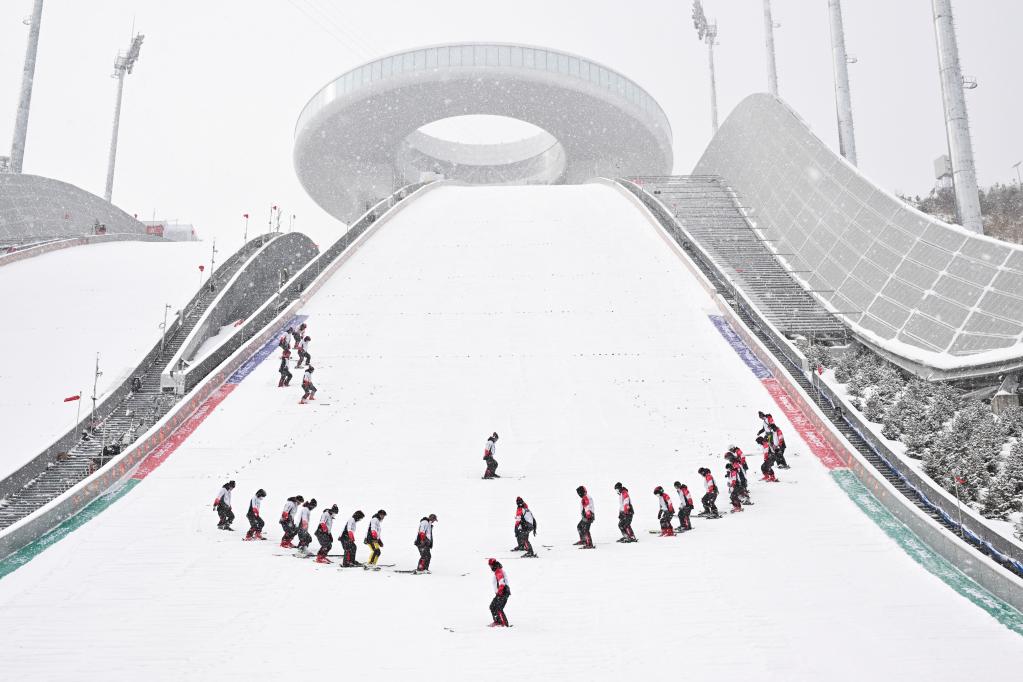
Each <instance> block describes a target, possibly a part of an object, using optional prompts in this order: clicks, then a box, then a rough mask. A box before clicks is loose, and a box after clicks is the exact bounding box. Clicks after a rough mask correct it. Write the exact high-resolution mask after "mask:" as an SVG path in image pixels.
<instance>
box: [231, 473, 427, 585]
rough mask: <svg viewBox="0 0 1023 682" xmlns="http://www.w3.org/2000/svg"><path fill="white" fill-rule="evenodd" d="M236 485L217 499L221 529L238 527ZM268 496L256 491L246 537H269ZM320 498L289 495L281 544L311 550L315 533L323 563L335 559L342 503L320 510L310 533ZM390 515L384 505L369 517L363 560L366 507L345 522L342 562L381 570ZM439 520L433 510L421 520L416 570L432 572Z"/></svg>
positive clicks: (250, 507) (247, 515) (249, 511)
mask: <svg viewBox="0 0 1023 682" xmlns="http://www.w3.org/2000/svg"><path fill="white" fill-rule="evenodd" d="M234 488H235V482H234V481H228V482H227V483H225V484H224V485H223V486H222V487H221V488H220V490H219V491H218V493H217V497H216V498H215V499H214V501H213V508H214V510H215V511H216V512H217V515H218V518H219V522H218V523H217V528H219V529H221V530H234V529H233V528H231V522H232V521H234V512H233V511H232V510H231V491H232V490H234ZM264 498H266V491H265V490H263V489H262V488H260V489H259V490H257V491H256V494H255V495H253V496H252V499H251V500H249V509H248V511H247V512H246V514H245V517H246V518H247V519H248V521H249V530H248V531H247V532H246V533H245V537H244V538H243V540H247V541H251V540H266V539H267V538H265V537H263V527H264V526H265V525H266V524H265V522H264V521H263V518H262V515H261V507H262V504H263V500H264ZM316 506H317V502H316V499H315V498H313V499H310V500H308V501H306V499H305V498H304V497H303V496H301V495H295V496H294V497H289V498H288V499H287V501H286V502H285V503H284V509H283V510H282V511H281V517H280V525H281V528H282V529H283V530H284V536H283V537H282V538H281V544H280V546H281V547H285V548H288V549H297V550H298V551H299V552H301V553H303V554H309V553H310V551H309V545H310V544H312V541H313V537H315V538H316V540H317V542H319V544H320V548H319V551H317V553H316V561H317V563H321V564H330V563H333V562H332V561H331V560H330V559H329V558H328V554H329V553H330V550H331V548H333V546H334V537H333V527H334V519H335V518H336V517H337V514H338V506H337V505H336V504H335V505H332V506H331V507H330V508H328V509H325V510H324V511H323V513H321V514H320V521H319V524H318V525H317V526H316V529H315V530H314V531H313V532H312V534H310V532H309V528H310V517H311V514H312V511H313V510H314V509H316ZM386 517H387V512H386V511H385V510H383V509H381V510H379V511H377V513H375V514H373V515H372V516H371V517H370V519H369V526H368V528H367V529H366V537H365V538H364V539H363V544H365V545H367V546H368V547H369V550H370V556H369V560H368V561H367V562H366V563H365V564H363V563H361V562H359V561H357V560H356V559H355V553H356V549H357V546H356V544H355V538H356V527H357V525H358V523H359V522H360V521H362V520H363V519H364V518H366V515H365V514H364V513H363V512H362V510H358V511H356V512H355V513H354V514H352V516H351V517H350V518H349V519H348V521H347V522H346V523H345V527H344V529H343V530H342V531H341V534H340V535H339V536H338V540H339V541H340V542H341V547H342V549H343V555H342V556H343V559H342V562H341V566H342V567H345V568H351V567H356V566H363V567H365V568H368V569H375V570H379V566H378V562H379V560H380V555H381V553H382V552H381V550H382V549H383V547H384V539H383V527H382V524H383V521H384V518H386ZM435 523H437V515H436V514H430V515H428V516H424V517H423V518H422V519H421V520H420V522H419V528H418V530H417V532H416V537H415V540H414V541H413V543H412V544H414V545H415V546H416V548H417V549H418V550H419V563H418V564H417V566H416V570H415V571H413V572H415V573H429V572H430V561H431V560H432V558H433V556H432V550H433V525H434V524H435ZM296 537H297V538H298V544H294V545H293V544H292V540H294V539H295V538H296Z"/></svg>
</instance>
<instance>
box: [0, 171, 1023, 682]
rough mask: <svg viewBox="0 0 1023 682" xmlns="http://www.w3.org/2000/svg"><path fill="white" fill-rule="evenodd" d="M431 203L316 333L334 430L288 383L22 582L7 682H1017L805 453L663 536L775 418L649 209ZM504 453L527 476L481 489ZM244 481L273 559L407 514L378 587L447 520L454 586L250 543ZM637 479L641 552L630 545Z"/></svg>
mask: <svg viewBox="0 0 1023 682" xmlns="http://www.w3.org/2000/svg"><path fill="white" fill-rule="evenodd" d="M415 202H416V203H415V205H414V206H409V207H406V209H405V210H404V211H403V212H402V213H400V214H398V215H397V216H396V217H395V218H394V219H393V220H392V221H391V222H389V223H387V224H386V225H383V226H382V227H381V229H380V231H379V232H378V233H377V234H375V235H373V236H372V237H371V239H370V240H369V241H368V242H367V244H366V245H365V247H364V248H363V249H362V250H360V251H359V253H358V254H357V255H356V257H355V258H353V259H352V260H351V261H349V262H348V263H347V264H346V265H344V266H343V267H342V269H341V270H339V271H338V273H337V274H336V275H335V276H334V277H333V279H332V280H331V281H330V282H328V283H327V285H326V286H325V287H324V288H323V289H322V290H321V291H320V293H318V294H317V295H316V297H315V298H314V300H313V301H311V303H310V304H309V305H308V307H307V308H306V309H305V310H304V311H303V312H304V313H306V314H308V315H309V319H308V324H309V330H310V333H311V335H312V336H313V338H315V339H316V340H317V343H316V350H315V352H314V355H313V363H314V366H315V367H316V373H315V376H316V383H317V384H318V387H319V389H320V391H319V394H318V398H319V399H318V401H317V402H316V403H313V404H309V405H304V406H302V405H298V404H297V402H298V389H297V388H296V387H292V388H291V389H290V390H285V389H277V388H276V382H277V373H276V369H277V362H276V359H275V358H272V359H269V360H267V361H266V362H264V363H263V365H261V366H260V368H258V369H257V371H256V372H255V373H254V374H253V375H252V376H250V377H249V378H248V379H246V380H245V381H244V382H243V383H242V384H241V385H239V386H238V388H237V389H236V390H235V391H234V392H233V393H232V394H231V395H230V396H229V397H228V399H227V400H226V401H225V402H224V403H223V404H222V405H221V407H220V408H219V409H217V410H216V411H214V413H213V414H212V415H211V416H210V417H209V418H208V419H207V420H206V422H205V423H204V424H203V425H202V426H201V427H200V428H199V429H198V430H197V431H196V433H195V434H194V435H193V436H192V437H191V438H190V439H189V440H188V441H187V442H186V443H185V444H184V445H183V446H182V447H181V448H180V449H179V450H178V451H177V452H175V453H174V454H173V455H172V456H171V458H170V459H169V460H168V461H167V462H166V463H165V464H164V465H163V466H162V467H161V468H159V469H157V470H156V471H155V472H154V473H153V474H152V475H150V476H149V477H148V478H147V479H145V480H143V481H142V482H141V483H140V484H139V485H138V487H136V488H135V489H134V490H133V491H131V492H130V493H129V494H128V495H127V496H125V497H124V498H123V499H122V500H120V501H119V502H117V503H116V504H114V505H113V506H112V507H111V508H110V509H109V510H107V511H105V512H103V513H102V514H101V515H99V516H98V517H97V518H95V519H94V520H92V521H90V522H89V523H87V524H86V525H85V526H83V527H82V528H81V529H79V530H77V531H76V532H74V533H72V534H71V535H70V536H69V537H68V538H66V539H64V540H62V541H60V542H59V543H57V544H56V545H54V546H53V547H51V548H50V549H48V550H46V551H45V552H43V553H42V554H41V555H40V556H39V557H37V558H36V559H34V560H33V561H32V562H31V563H29V564H28V565H27V566H25V567H23V568H21V569H19V570H17V571H15V572H14V573H12V574H11V575H9V576H7V577H5V578H4V579H2V580H0V613H3V614H4V620H5V621H6V622H9V623H12V624H17V625H16V626H12V627H9V628H7V629H6V632H5V641H4V650H5V656H4V674H5V676H9V677H10V678H11V679H20V678H21V677H22V676H24V678H25V679H29V678H31V679H33V680H51V679H52V680H70V679H101V678H102V679H105V680H127V679H283V678H284V677H285V676H288V677H298V676H304V675H308V674H316V673H320V672H322V673H325V674H334V673H335V672H337V673H340V674H341V675H342V676H344V677H351V676H355V677H356V678H358V679H380V680H409V679H430V680H432V679H444V680H473V681H478V680H480V679H486V680H521V679H522V678H523V677H524V676H531V675H536V676H537V677H538V678H540V679H552V680H586V681H592V680H605V679H606V680H611V679H615V680H618V679H634V680H649V679H667V678H672V679H674V678H676V677H679V678H682V679H694V680H710V679H719V680H729V679H744V680H821V679H827V680H856V681H857V682H862V681H863V680H889V679H897V678H898V679H926V680H951V679H963V678H969V679H986V678H992V679H994V678H995V677H1004V675H1005V673H1006V672H1007V671H1011V670H1019V669H1020V666H1021V665H1023V645H1021V641H1020V639H1019V636H1018V635H1015V634H1013V633H1012V632H1011V631H1009V630H1008V629H1007V628H1005V627H1004V626H1002V625H1000V624H999V623H998V622H996V621H995V620H994V619H993V618H991V617H990V616H989V615H988V614H987V613H985V612H984V611H982V610H981V609H979V608H977V607H976V606H974V605H973V604H972V603H970V602H969V601H967V600H966V599H965V598H963V597H961V596H960V595H959V594H957V593H956V592H954V591H953V590H952V589H951V588H949V587H947V586H946V585H945V584H944V583H942V582H941V581H940V580H938V579H937V578H936V577H934V576H933V575H932V574H930V573H928V572H926V571H925V570H924V569H922V568H921V567H920V566H919V565H918V564H916V563H915V562H914V561H913V560H912V559H910V558H909V557H908V556H907V555H906V554H904V553H903V552H902V550H901V549H900V548H899V547H898V546H897V545H896V544H895V543H894V542H893V541H891V540H890V539H889V538H888V537H887V536H886V535H885V534H884V533H883V532H882V531H881V530H880V529H879V528H877V527H876V526H875V525H874V524H873V523H872V522H871V521H870V520H869V519H868V518H867V517H866V516H865V515H864V514H862V513H861V512H860V510H859V509H858V508H857V507H856V506H855V505H854V504H853V503H852V501H850V500H849V499H848V498H847V497H846V496H845V494H844V493H843V492H842V491H841V490H840V489H839V487H838V486H837V485H836V484H835V483H834V482H833V481H832V480H831V478H830V477H829V475H828V474H827V472H826V471H825V469H824V467H823V466H822V465H821V464H820V463H819V462H818V461H817V460H816V459H815V458H814V457H813V456H812V455H810V454H809V450H808V448H807V447H806V445H805V444H804V443H803V442H802V441H801V440H800V438H799V437H798V435H797V434H796V432H795V430H794V429H788V430H787V431H786V433H787V435H788V441H789V443H790V448H789V451H790V453H791V454H789V455H788V458H789V460H790V463H791V464H792V466H793V468H792V469H791V470H790V471H782V472H780V477H781V478H782V479H783V481H784V482H783V483H781V484H776V485H769V484H764V483H760V482H757V481H755V480H754V481H753V483H752V492H753V496H754V498H755V500H756V505H755V506H754V507H751V508H749V509H748V510H747V511H745V512H743V513H742V514H733V515H729V516H728V517H726V518H724V519H721V520H717V521H704V520H702V519H694V526H695V530H694V531H693V532H691V533H688V534H686V535H683V536H680V537H676V538H659V537H656V536H654V535H650V534H648V533H647V530H648V529H652V528H656V526H657V523H656V520H655V515H656V509H657V505H656V502H655V499H654V497H653V495H652V490H653V488H654V486H655V485H658V484H660V485H664V486H665V487H666V488H669V489H670V486H671V484H672V482H673V481H674V480H676V479H680V480H682V481H686V482H688V484H689V485H690V487H691V488H692V489H693V491H694V493H696V495H695V496H697V497H698V496H699V489H700V481H699V478H698V476H697V474H696V468H697V467H698V466H701V465H706V466H709V467H711V468H712V469H713V471H714V473H715V476H716V477H717V480H718V482H719V483H720V484H724V477H723V475H722V468H723V460H722V459H721V454H720V453H722V452H723V451H724V450H725V448H726V447H727V446H729V445H730V444H733V443H737V444H740V445H742V446H744V447H747V448H748V449H749V451H752V450H753V449H754V448H753V446H754V444H753V442H752V439H753V437H754V434H755V432H756V430H757V428H758V426H759V423H758V420H757V418H756V411H757V409H764V408H768V409H770V408H772V407H773V405H772V403H771V399H770V397H769V395H768V393H767V392H766V390H765V389H764V388H763V387H762V385H761V384H760V382H759V381H757V380H756V379H755V378H754V376H753V375H752V374H751V372H750V371H749V369H748V368H747V367H746V366H745V365H744V364H743V363H742V362H741V361H740V359H739V358H738V356H737V355H736V354H735V353H734V352H733V351H732V350H731V349H730V348H729V347H728V345H727V344H726V343H725V342H724V341H723V339H722V338H721V336H720V335H719V334H718V332H717V331H716V330H715V328H714V327H713V326H712V325H711V323H710V322H709V321H708V319H707V314H708V313H712V312H714V310H715V309H714V307H713V304H712V302H711V301H710V300H709V298H708V297H707V296H706V294H705V293H704V292H703V291H702V289H700V287H699V285H698V284H697V282H696V281H695V279H694V278H693V277H692V276H691V275H690V274H689V273H688V271H687V270H686V269H685V268H684V267H683V265H682V264H681V263H680V262H679V261H678V259H677V257H676V256H675V255H674V254H673V253H672V252H671V251H670V250H669V248H668V247H667V246H666V245H665V243H664V241H663V240H662V238H661V237H660V236H659V235H658V234H657V232H656V231H655V229H654V228H653V227H652V226H651V225H650V224H649V223H647V222H646V220H645V218H643V217H642V216H641V215H640V213H639V212H638V211H637V210H636V209H635V208H634V207H633V206H632V205H631V204H630V203H629V202H628V201H627V200H626V199H625V198H623V197H622V196H621V195H619V194H618V193H616V192H615V191H614V190H613V189H610V188H607V187H604V186H598V185H588V186H568V187H565V186H562V187H516V188H505V187H502V188H440V189H437V190H435V191H432V192H430V193H427V194H425V195H424V196H422V197H421V198H420V199H417V200H415ZM774 414H775V415H776V417H778V420H779V422H780V423H781V424H782V426H783V428H784V427H786V426H788V423H787V421H786V420H785V419H784V417H782V416H781V415H780V410H777V409H775V410H774ZM494 430H496V431H498V432H499V433H500V436H501V437H500V441H499V443H498V452H497V459H498V460H499V461H500V463H501V468H500V469H499V473H501V474H502V475H504V478H502V479H500V480H496V481H482V480H480V475H481V473H482V470H483V462H482V459H481V458H482V450H483V444H484V441H485V439H486V437H487V435H489V434H490V432H491V431H494ZM711 453H713V454H711ZM750 460H751V464H752V465H753V467H752V468H751V474H752V473H753V472H755V471H756V462H755V461H754V460H755V457H751V458H750ZM518 477H523V478H518ZM229 478H232V479H235V480H237V482H238V488H237V490H236V491H235V494H234V509H235V512H236V514H237V515H238V519H237V520H236V521H235V528H236V530H239V531H240V530H241V529H243V528H245V527H246V523H245V520H244V512H245V509H246V505H247V502H248V498H249V496H250V495H251V494H252V493H253V492H254V491H255V490H256V489H257V488H259V487H263V488H266V489H267V491H268V492H269V497H268V498H267V500H266V503H265V504H264V510H265V511H264V517H265V518H266V519H267V521H268V523H267V531H269V532H268V535H269V536H270V537H271V538H272V539H273V540H275V541H276V540H278V539H279V538H280V530H279V527H278V526H277V524H276V519H277V517H278V515H279V513H280V509H281V506H282V505H283V503H284V500H285V498H286V497H287V496H289V495H295V494H299V493H301V494H303V495H305V497H306V498H307V499H308V498H310V497H315V498H316V499H317V500H318V502H319V504H320V507H319V509H317V510H316V511H315V512H314V514H313V521H314V522H315V520H316V519H317V518H318V517H319V512H320V510H322V509H323V508H324V506H329V505H331V504H333V503H335V502H336V503H338V504H339V506H340V507H341V514H340V515H339V516H338V519H337V521H336V522H335V526H334V529H335V534H337V533H338V532H340V528H341V526H342V524H343V522H344V520H345V519H347V517H348V516H349V515H350V514H351V512H352V511H354V510H355V509H362V510H363V511H365V512H366V513H367V516H368V515H369V514H372V513H373V512H375V511H376V510H377V509H380V508H383V509H386V510H387V511H388V516H387V519H386V521H385V522H384V540H385V542H386V546H385V547H384V550H383V558H382V560H381V561H382V563H396V564H397V565H398V568H413V567H414V565H415V560H416V557H417V554H416V550H415V548H414V547H413V546H412V540H413V538H414V535H415V530H416V527H417V524H418V522H419V519H420V518H421V517H423V516H425V515H427V514H429V513H436V514H437V515H438V516H439V522H438V523H437V526H436V529H435V543H436V544H435V548H434V560H433V574H432V575H428V576H410V575H402V574H397V573H394V572H390V571H388V570H387V569H384V570H383V571H381V572H379V573H369V572H364V571H362V570H358V569H347V570H341V571H339V570H336V569H335V567H334V566H333V565H332V566H317V565H316V564H314V563H312V560H311V559H308V560H297V559H295V558H292V557H291V556H288V555H283V556H278V555H279V554H282V552H283V551H284V550H281V549H279V548H278V547H277V546H276V544H277V543H276V542H264V543H245V542H241V541H240V540H241V533H240V532H234V533H225V532H222V531H218V530H216V528H215V526H216V517H215V514H214V512H213V511H212V509H211V503H212V501H213V497H214V495H215V493H216V491H217V489H218V487H219V486H220V485H221V484H222V483H223V482H224V481H225V480H227V479H229ZM751 478H755V477H751ZM619 480H620V481H623V482H624V483H625V484H626V485H627V486H628V487H629V488H630V490H631V492H632V495H633V497H634V500H635V502H636V505H637V507H638V515H637V517H636V520H635V527H636V530H637V533H638V535H639V538H640V542H639V543H638V544H634V545H621V544H617V543H615V542H614V540H615V539H617V538H618V532H617V528H616V520H617V513H616V512H617V498H616V496H615V494H614V491H613V490H612V486H613V484H614V483H615V481H619ZM580 484H582V485H586V486H588V487H589V489H590V491H591V492H592V494H593V495H594V497H595V500H596V514H597V521H596V523H595V525H594V528H593V533H594V538H595V540H596V541H597V544H598V546H597V548H596V549H595V550H592V551H581V550H578V549H577V548H575V547H573V546H572V544H571V543H572V542H573V541H575V540H576V539H577V536H576V533H575V524H576V522H577V520H578V516H579V510H578V508H579V499H578V497H577V496H576V494H575V487H576V486H577V485H580ZM516 495H522V496H523V497H524V498H525V499H526V500H527V501H528V502H529V504H530V506H531V508H532V510H533V511H534V513H535V514H536V516H537V519H538V522H539V535H538V536H537V537H536V538H535V539H534V542H535V544H536V546H537V548H538V551H539V552H540V553H541V558H540V559H537V560H527V559H520V558H518V556H517V554H515V553H513V552H511V551H509V548H510V547H512V546H513V544H514V540H513V537H512V522H513V517H514V512H515V496H516ZM719 505H720V506H721V507H722V508H726V507H727V506H728V505H727V502H726V501H725V500H724V498H723V497H722V498H721V499H719ZM365 529H366V521H363V522H362V524H360V526H359V535H360V540H361V536H362V535H363V534H364V533H365ZM313 545H314V547H315V545H316V543H315V541H314V543H313ZM541 545H553V548H551V549H548V548H546V547H544V548H541ZM334 551H335V552H337V551H340V549H339V547H338V545H337V544H335V550H334ZM487 557H498V558H499V559H501V560H502V561H503V562H504V565H505V567H506V569H507V573H508V578H509V582H510V584H511V587H512V596H511V599H510V601H509V604H508V608H507V613H508V616H509V619H510V621H511V623H512V624H513V625H514V627H513V628H511V629H509V630H504V629H497V628H495V629H491V628H487V627H486V624H487V623H488V622H489V621H490V615H489V612H488V610H487V605H488V603H489V601H490V599H491V596H492V593H491V587H490V572H489V570H488V568H487V566H486V561H485V559H486V558H487ZM365 558H366V548H365V547H364V546H363V545H362V544H360V545H359V559H365Z"/></svg>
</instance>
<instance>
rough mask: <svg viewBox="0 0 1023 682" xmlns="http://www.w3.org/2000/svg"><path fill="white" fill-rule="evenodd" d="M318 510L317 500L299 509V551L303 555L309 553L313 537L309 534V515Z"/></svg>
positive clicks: (312, 500) (314, 499)
mask: <svg viewBox="0 0 1023 682" xmlns="http://www.w3.org/2000/svg"><path fill="white" fill-rule="evenodd" d="M314 509H316V498H315V497H314V498H313V499H311V500H309V501H308V502H306V503H305V504H303V505H302V506H301V507H299V509H298V547H297V548H296V549H298V551H299V552H301V553H303V554H308V553H309V545H310V544H311V543H312V541H313V536H312V535H310V534H309V514H310V513H311V512H312V511H313V510H314Z"/></svg>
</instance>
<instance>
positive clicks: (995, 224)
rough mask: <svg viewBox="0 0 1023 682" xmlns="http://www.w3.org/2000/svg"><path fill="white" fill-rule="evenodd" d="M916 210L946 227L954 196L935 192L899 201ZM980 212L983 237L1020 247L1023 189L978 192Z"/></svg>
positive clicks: (942, 190)
mask: <svg viewBox="0 0 1023 682" xmlns="http://www.w3.org/2000/svg"><path fill="white" fill-rule="evenodd" d="M900 198H901V199H902V200H903V201H905V202H907V203H909V204H912V205H913V207H915V208H916V209H918V210H920V211H923V212H924V213H927V214H929V215H933V216H934V217H935V218H937V219H939V220H943V221H945V222H947V223H954V222H956V221H957V219H956V202H955V192H954V191H953V189H952V188H951V187H942V188H935V189H932V190H931V193H930V194H928V195H927V196H925V197H922V198H921V197H919V196H916V197H906V196H903V197H900ZM980 212H981V215H982V216H983V220H984V234H986V235H988V236H991V237H996V238H998V239H1002V240H1004V241H1007V242H1014V243H1016V244H1023V188H1021V187H1020V186H1019V185H1001V184H996V185H993V186H991V187H989V188H988V189H986V190H984V189H982V190H980Z"/></svg>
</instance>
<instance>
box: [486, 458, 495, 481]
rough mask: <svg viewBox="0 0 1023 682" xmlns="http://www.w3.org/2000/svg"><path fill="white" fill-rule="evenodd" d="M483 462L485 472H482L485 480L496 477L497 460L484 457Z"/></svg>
mask: <svg viewBox="0 0 1023 682" xmlns="http://www.w3.org/2000/svg"><path fill="white" fill-rule="evenodd" d="M483 461H484V462H486V463H487V470H486V471H484V472H483V476H484V477H485V478H490V477H492V476H496V475H497V460H496V459H494V458H493V457H489V456H488V457H484V458H483Z"/></svg>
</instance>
